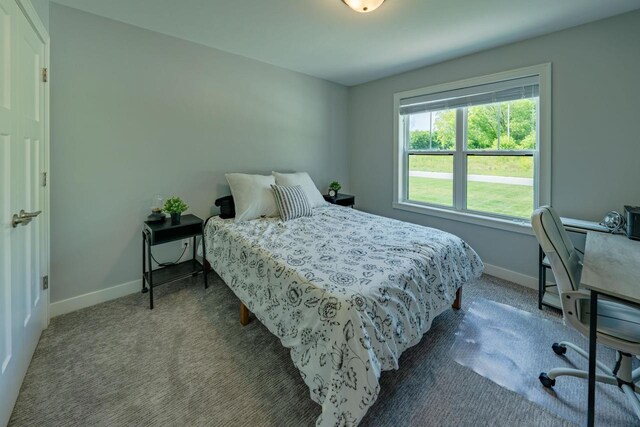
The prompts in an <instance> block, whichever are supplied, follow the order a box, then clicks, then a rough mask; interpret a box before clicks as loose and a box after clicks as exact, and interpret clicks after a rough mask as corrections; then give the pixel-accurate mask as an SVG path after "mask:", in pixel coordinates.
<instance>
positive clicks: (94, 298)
mask: <svg viewBox="0 0 640 427" xmlns="http://www.w3.org/2000/svg"><path fill="white" fill-rule="evenodd" d="M140 289H142V280H141V279H138V280H134V281H131V282H127V283H122V284H120V285H116V286H112V287H110V288H106V289H101V290H99V291H95V292H89V293H88V294H84V295H78V296H77V297H73V298H69V299H65V300H62V301H56V302H54V303H51V304H50V305H49V315H50V316H51V317H56V316H60V315H61V314H66V313H71V312H72V311H76V310H80V309H81V308H85V307H90V306H92V305H96V304H100V303H101V302H106V301H110V300H112V299H116V298H120V297H123V296H126V295H129V294H132V293H134V292H140Z"/></svg>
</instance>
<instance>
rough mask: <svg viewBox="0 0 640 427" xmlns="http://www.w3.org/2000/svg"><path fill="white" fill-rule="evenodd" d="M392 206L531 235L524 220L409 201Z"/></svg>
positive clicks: (529, 225) (528, 225)
mask: <svg viewBox="0 0 640 427" xmlns="http://www.w3.org/2000/svg"><path fill="white" fill-rule="evenodd" d="M393 208H394V209H401V210H404V211H409V212H414V213H419V214H423V215H430V216H436V217H439V218H445V219H449V220H453V221H459V222H466V223H468V224H475V225H480V226H482V227H489V228H497V229H499V230H504V231H510V232H513V233H520V234H527V235H530V236H533V229H532V228H531V223H530V222H529V221H525V220H516V219H513V220H511V219H503V218H495V217H491V216H485V215H481V214H477V213H471V212H461V211H454V210H451V209H445V208H438V207H435V206H427V205H421V204H418V203H411V202H394V203H393Z"/></svg>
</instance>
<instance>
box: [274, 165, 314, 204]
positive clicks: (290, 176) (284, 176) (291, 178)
mask: <svg viewBox="0 0 640 427" xmlns="http://www.w3.org/2000/svg"><path fill="white" fill-rule="evenodd" d="M271 173H272V174H273V176H275V177H276V184H278V185H286V186H287V187H293V186H294V185H299V186H300V187H302V190H303V191H304V193H305V194H306V195H307V197H308V198H309V204H310V205H311V207H312V208H315V207H318V206H322V205H324V204H326V202H325V200H324V197H322V194H320V191H318V188H317V187H316V185H315V184H314V183H313V181H312V180H311V177H310V176H309V174H308V173H306V172H297V173H279V172H271Z"/></svg>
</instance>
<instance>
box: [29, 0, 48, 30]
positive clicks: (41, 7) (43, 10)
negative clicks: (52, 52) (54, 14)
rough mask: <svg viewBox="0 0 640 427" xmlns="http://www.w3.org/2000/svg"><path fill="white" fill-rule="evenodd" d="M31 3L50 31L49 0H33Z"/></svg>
mask: <svg viewBox="0 0 640 427" xmlns="http://www.w3.org/2000/svg"><path fill="white" fill-rule="evenodd" d="M31 4H32V5H33V8H34V9H35V10H36V12H37V13H38V16H39V17H40V20H41V21H42V23H43V24H44V27H45V28H46V29H47V31H49V0H31Z"/></svg>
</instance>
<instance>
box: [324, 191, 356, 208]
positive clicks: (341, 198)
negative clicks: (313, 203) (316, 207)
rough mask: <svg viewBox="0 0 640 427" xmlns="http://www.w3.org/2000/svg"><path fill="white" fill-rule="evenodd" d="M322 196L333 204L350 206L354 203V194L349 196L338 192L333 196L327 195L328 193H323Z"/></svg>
mask: <svg viewBox="0 0 640 427" xmlns="http://www.w3.org/2000/svg"><path fill="white" fill-rule="evenodd" d="M322 197H324V199H325V200H326V201H327V202H329V203H333V204H334V205H340V206H347V207H351V208H352V207H353V205H355V204H356V196H351V195H349V194H340V193H338V195H337V196H336V197H335V198H332V197H329V196H328V195H326V194H324V195H323V196H322Z"/></svg>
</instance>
